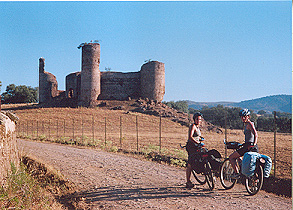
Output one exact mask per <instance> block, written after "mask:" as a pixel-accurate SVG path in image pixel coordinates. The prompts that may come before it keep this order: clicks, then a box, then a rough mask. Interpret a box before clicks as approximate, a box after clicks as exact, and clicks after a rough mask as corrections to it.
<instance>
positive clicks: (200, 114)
mask: <svg viewBox="0 0 293 210" xmlns="http://www.w3.org/2000/svg"><path fill="white" fill-rule="evenodd" d="M198 116H201V117H203V115H202V113H200V112H196V113H194V115H193V120H195V118H196V117H198Z"/></svg>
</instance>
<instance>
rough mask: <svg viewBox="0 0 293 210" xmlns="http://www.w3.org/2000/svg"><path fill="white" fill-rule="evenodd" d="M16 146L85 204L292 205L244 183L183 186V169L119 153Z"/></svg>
mask: <svg viewBox="0 0 293 210" xmlns="http://www.w3.org/2000/svg"><path fill="white" fill-rule="evenodd" d="M18 147H19V150H20V151H22V152H23V153H24V154H26V155H29V156H31V157H34V158H36V160H39V161H41V162H42V163H45V164H46V165H48V166H51V167H53V168H54V169H56V170H58V171H60V172H61V174H63V175H64V177H65V178H66V179H68V180H69V181H71V182H73V183H75V185H76V186H77V187H78V189H79V191H80V192H81V194H82V195H83V197H84V199H83V200H84V201H83V202H84V203H85V204H86V206H87V209H166V210H167V209H168V210H169V209H264V210H267V209H292V203H291V199H290V198H284V197H279V196H276V195H274V194H271V193H266V192H264V191H260V192H259V193H258V194H257V195H255V196H248V193H247V192H246V190H245V187H244V186H242V185H238V184H237V185H236V186H235V187H234V188H233V189H231V190H224V189H223V187H222V186H221V184H220V180H219V179H217V181H216V188H215V189H214V190H213V191H209V190H208V186H207V185H196V187H195V188H194V189H191V190H187V189H185V188H184V185H185V170H184V169H183V168H178V167H173V166H168V165H164V164H159V163H155V162H151V161H146V160H141V159H139V158H134V157H130V156H126V155H122V154H115V153H108V152H105V151H102V150H95V149H87V148H78V147H73V146H65V145H59V144H53V143H41V142H35V141H28V140H20V139H18Z"/></svg>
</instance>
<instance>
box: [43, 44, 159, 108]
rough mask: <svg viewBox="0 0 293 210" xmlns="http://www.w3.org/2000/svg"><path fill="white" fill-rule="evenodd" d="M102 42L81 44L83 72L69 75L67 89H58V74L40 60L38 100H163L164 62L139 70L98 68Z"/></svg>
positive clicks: (87, 103) (83, 102)
mask: <svg viewBox="0 0 293 210" xmlns="http://www.w3.org/2000/svg"><path fill="white" fill-rule="evenodd" d="M99 65H100V44H99V43H87V44H83V45H82V65H81V66H82V67H81V71H80V72H75V73H71V74H69V75H67V76H66V81H65V83H66V90H65V91H59V90H58V83H57V80H56V77H55V76H54V75H53V74H51V73H49V72H45V59H44V58H40V59H39V103H47V102H50V101H52V100H55V99H56V98H57V97H60V96H62V97H65V98H67V99H74V100H76V101H77V103H78V105H80V106H86V107H91V106H95V105H96V104H97V100H127V99H129V98H134V99H135V98H148V99H150V100H156V101H158V102H161V101H162V100H163V97H164V94H165V65H164V63H161V62H158V61H150V62H147V63H145V64H143V65H142V67H141V70H140V71H138V72H129V73H122V72H113V71H104V72H101V71H100V70H99Z"/></svg>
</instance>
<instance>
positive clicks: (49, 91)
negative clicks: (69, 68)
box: [39, 58, 58, 103]
mask: <svg viewBox="0 0 293 210" xmlns="http://www.w3.org/2000/svg"><path fill="white" fill-rule="evenodd" d="M57 95H58V83H57V80H56V77H55V76H54V75H53V74H51V73H49V72H45V58H40V59H39V103H45V102H48V101H50V100H51V99H52V98H54V97H56V96H57Z"/></svg>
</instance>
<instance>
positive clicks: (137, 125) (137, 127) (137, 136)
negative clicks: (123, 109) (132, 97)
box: [136, 115, 138, 151]
mask: <svg viewBox="0 0 293 210" xmlns="http://www.w3.org/2000/svg"><path fill="white" fill-rule="evenodd" d="M136 151H138V121H137V115H136Z"/></svg>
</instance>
